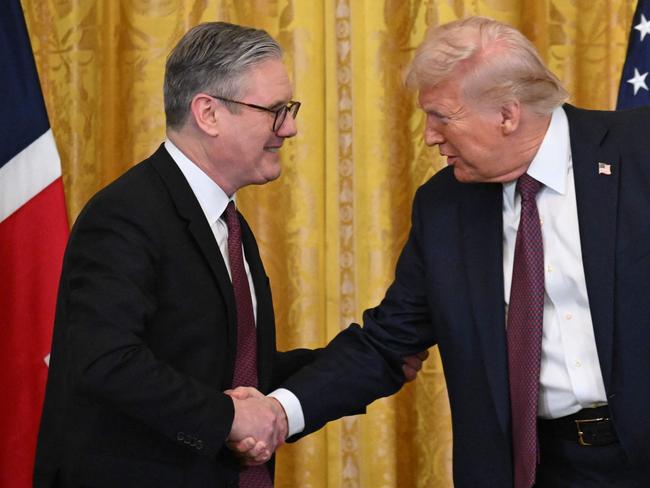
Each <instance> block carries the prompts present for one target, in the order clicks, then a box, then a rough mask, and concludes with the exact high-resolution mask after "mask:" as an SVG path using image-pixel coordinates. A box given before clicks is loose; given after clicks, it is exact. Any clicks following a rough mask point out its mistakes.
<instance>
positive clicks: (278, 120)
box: [273, 103, 300, 132]
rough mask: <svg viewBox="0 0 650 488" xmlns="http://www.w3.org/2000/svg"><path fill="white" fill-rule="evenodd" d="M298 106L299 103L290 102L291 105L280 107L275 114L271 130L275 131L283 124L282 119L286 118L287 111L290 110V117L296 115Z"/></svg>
mask: <svg viewBox="0 0 650 488" xmlns="http://www.w3.org/2000/svg"><path fill="white" fill-rule="evenodd" d="M299 108H300V104H299V103H292V104H291V106H288V105H285V106H284V107H281V108H280V110H278V111H277V112H276V114H275V121H274V122H273V132H277V131H278V130H280V127H282V124H284V120H285V119H286V118H287V113H289V112H291V117H292V118H294V119H295V118H296V115H298V109H299Z"/></svg>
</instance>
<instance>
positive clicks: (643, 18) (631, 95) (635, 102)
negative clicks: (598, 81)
mask: <svg viewBox="0 0 650 488" xmlns="http://www.w3.org/2000/svg"><path fill="white" fill-rule="evenodd" d="M648 72H650V1H649V0H639V3H638V4H637V6H636V12H635V13H634V18H633V20H632V28H631V29H630V41H629V43H628V46H627V56H626V57H625V65H624V66H623V74H622V76H621V87H620V88H619V91H618V103H617V104H616V108H631V107H638V106H641V105H650V91H649V90H648V87H649V86H650V79H648V78H647V77H648Z"/></svg>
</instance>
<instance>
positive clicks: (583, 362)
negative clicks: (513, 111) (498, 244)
mask: <svg viewBox="0 0 650 488" xmlns="http://www.w3.org/2000/svg"><path fill="white" fill-rule="evenodd" d="M527 173H528V174H529V175H530V176H532V177H533V178H535V179H536V180H537V181H539V182H541V183H542V184H543V185H544V186H543V187H542V189H541V190H540V191H539V193H538V195H537V208H538V211H539V216H540V220H541V223H542V241H543V245H544V270H545V275H544V280H545V286H544V288H545V293H544V325H543V335H542V363H541V371H540V391H539V407H538V415H539V416H540V417H543V418H558V417H563V416H565V415H570V414H572V413H575V412H577V411H578V410H581V409H582V408H588V407H593V406H596V405H601V404H604V403H606V395H605V386H604V384H603V377H602V373H601V371H600V363H599V362H598V352H597V350H596V340H595V337H594V330H593V324H592V320H591V312H590V310H589V300H588V297H587V285H586V282H585V272H584V267H583V264H582V252H581V248H580V233H579V229H578V210H577V206H576V194H575V185H574V178H573V162H572V159H571V145H570V142H569V123H568V120H567V117H566V114H565V113H564V110H563V109H562V108H556V109H555V110H554V111H553V115H552V117H551V123H550V125H549V128H548V130H547V132H546V135H545V136H544V140H543V141H542V145H541V146H540V148H539V151H538V152H537V154H536V156H535V158H534V159H533V161H532V163H531V165H530V167H529V168H528V171H527ZM515 185H516V181H513V182H510V183H506V184H504V185H503V277H504V298H505V303H506V312H507V306H508V303H509V301H510V286H511V283H512V265H513V260H514V249H515V240H516V237H517V228H518V227H519V214H520V210H521V197H520V196H519V195H518V194H517V192H516V191H515Z"/></svg>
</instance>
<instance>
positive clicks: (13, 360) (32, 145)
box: [0, 0, 68, 488]
mask: <svg viewBox="0 0 650 488" xmlns="http://www.w3.org/2000/svg"><path fill="white" fill-rule="evenodd" d="M67 237H68V221H67V217H66V210H65V201H64V198H63V185H62V183H61V163H60V160H59V156H58V154H57V150H56V145H55V144H54V138H53V137H52V131H51V129H50V126H49V122H48V118H47V113H46V111H45V104H44V102H43V96H42V94H41V89H40V85H39V81H38V75H37V73H36V67H35V65H34V59H33V55H32V50H31V46H30V43H29V37H28V34H27V29H26V26H25V20H24V18H23V12H22V9H21V6H20V2H19V0H7V1H5V2H3V7H2V14H0V391H2V400H1V401H0V486H2V487H5V486H6V487H12V488H23V487H25V488H27V487H30V486H31V485H32V471H33V465H34V453H35V448H36V437H37V433H38V424H39V420H40V415H41V406H42V402H43V395H44V390H45V380H46V377H47V364H46V363H47V359H48V357H49V356H48V353H49V349H50V342H51V338H52V326H53V322H54V309H55V301H56V291H57V287H58V280H59V274H60V271H61V261H62V258H63V250H64V247H65V243H66V240H67Z"/></svg>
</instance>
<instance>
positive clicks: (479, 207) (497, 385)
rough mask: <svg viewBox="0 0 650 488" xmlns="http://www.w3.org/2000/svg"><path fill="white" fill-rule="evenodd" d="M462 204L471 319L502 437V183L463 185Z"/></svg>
mask: <svg viewBox="0 0 650 488" xmlns="http://www.w3.org/2000/svg"><path fill="white" fill-rule="evenodd" d="M464 190H465V191H466V193H467V197H466V198H465V199H464V201H463V204H462V205H461V209H460V210H461V218H460V222H461V226H462V233H463V246H464V247H463V249H464V253H463V255H464V258H465V263H466V270H467V281H468V287H469V293H470V300H471V303H472V310H473V313H474V323H475V324H476V327H477V333H478V336H479V338H480V341H481V349H482V351H483V358H484V361H485V371H486V374H487V376H488V382H489V384H490V390H491V392H492V398H493V401H494V405H495V410H496V413H497V416H498V418H499V424H500V425H501V429H502V431H503V432H504V435H509V434H508V432H509V427H508V426H509V413H510V402H509V393H508V365H507V352H506V335H505V309H504V307H505V302H504V299H503V286H504V285H503V223H502V220H503V215H502V205H503V204H502V199H503V197H502V186H501V185H496V184H481V185H467V187H466V188H464Z"/></svg>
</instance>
